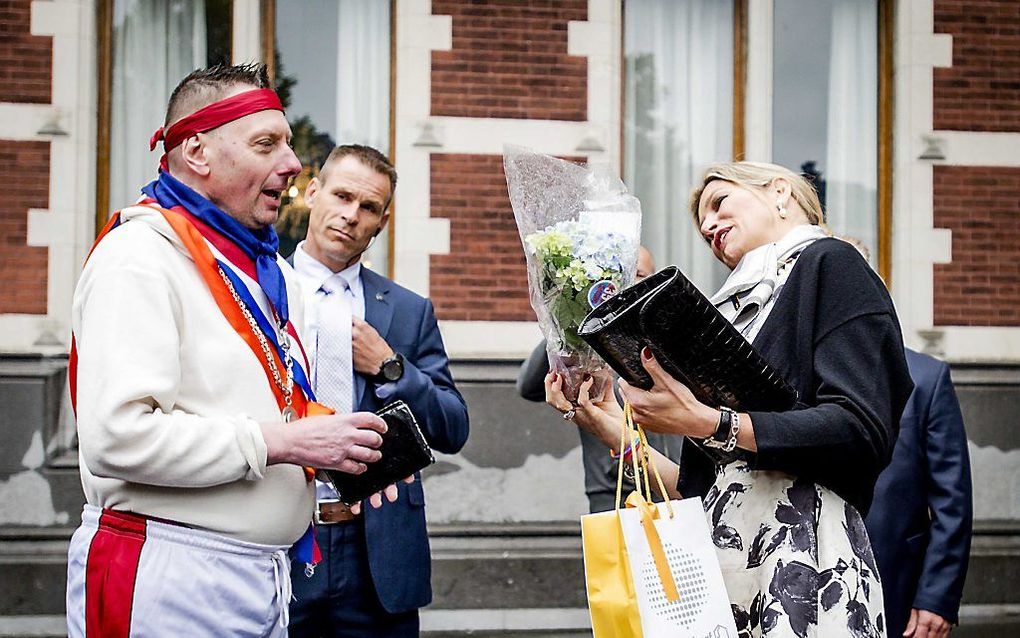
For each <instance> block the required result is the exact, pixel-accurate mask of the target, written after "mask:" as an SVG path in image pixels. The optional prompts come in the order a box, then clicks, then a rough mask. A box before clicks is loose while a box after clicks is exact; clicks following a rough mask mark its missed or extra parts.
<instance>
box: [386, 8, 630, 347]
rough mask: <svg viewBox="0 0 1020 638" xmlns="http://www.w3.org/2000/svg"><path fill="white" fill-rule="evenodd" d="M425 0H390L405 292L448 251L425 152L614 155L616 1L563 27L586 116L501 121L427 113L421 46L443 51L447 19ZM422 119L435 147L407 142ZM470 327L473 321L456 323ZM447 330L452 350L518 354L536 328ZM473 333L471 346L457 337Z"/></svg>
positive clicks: (427, 73) (426, 65)
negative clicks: (577, 65) (579, 72)
mask: <svg viewBox="0 0 1020 638" xmlns="http://www.w3.org/2000/svg"><path fill="white" fill-rule="evenodd" d="M431 11H432V3H431V0H397V4H396V16H395V20H396V27H397V29H396V32H397V35H396V37H397V42H396V51H397V60H396V96H395V98H394V100H395V110H396V150H395V160H396V168H397V173H398V174H399V175H400V178H401V179H400V186H399V188H398V189H397V193H396V197H395V205H396V214H395V216H394V222H393V223H394V224H395V231H394V234H395V236H396V241H395V242H394V246H393V251H394V253H393V256H394V273H393V275H394V279H395V280H396V281H397V282H398V283H400V284H401V285H404V286H406V287H408V288H410V289H411V290H414V291H415V292H417V293H419V294H422V295H427V294H428V293H429V256H430V255H436V254H446V253H448V252H449V249H450V235H449V233H450V231H449V228H450V225H449V220H447V219H443V218H432V217H430V216H429V215H430V209H431V194H430V188H431V180H430V159H431V155H432V153H450V154H485V155H500V154H502V152H503V145H504V144H506V143H513V144H520V145H524V146H529V147H531V148H534V149H535V150H538V151H541V152H544V153H550V154H556V155H586V156H587V157H589V158H590V159H591V160H594V161H603V162H609V163H611V164H612V165H613V166H614V167H616V168H617V169H618V168H619V161H620V127H621V125H622V123H621V117H622V114H621V113H620V108H619V104H620V95H621V91H622V77H621V58H620V56H621V47H622V45H623V43H622V17H623V12H622V8H621V5H620V2H619V0H589V1H588V18H589V19H588V20H587V21H584V22H580V21H571V22H569V23H568V25H567V51H568V53H569V54H570V55H584V56H586V57H587V58H588V99H587V103H588V121H586V122H567V121H550V120H522V119H509V118H507V119H502V118H465V117H431V116H430V112H431V99H432V92H431V72H432V60H431V52H432V51H437V50H449V49H450V48H451V47H452V43H453V19H452V17H451V16H437V15H431ZM426 124H428V125H429V126H431V127H432V129H433V132H434V134H435V135H436V137H437V138H438V140H439V142H440V144H441V146H439V147H420V146H415V145H414V143H415V141H416V140H417V139H418V137H419V135H420V134H421V132H422V127H423V126H425V125H426ZM588 139H592V140H594V141H596V142H597V143H598V144H599V145H600V146H601V147H602V148H603V150H602V151H598V152H593V151H578V150H577V147H578V145H579V144H580V143H581V142H582V141H583V140H588ZM469 324H477V330H476V329H475V328H471V327H468V328H464V327H463V326H466V325H469ZM443 325H444V326H446V325H449V326H450V327H449V328H447V329H448V330H452V332H451V335H450V336H451V338H452V340H453V344H454V345H453V349H452V350H451V347H450V346H451V344H450V342H449V341H448V342H447V349H448V351H450V352H451V354H454V353H456V354H457V356H478V357H487V356H521V355H522V354H523V355H526V354H527V353H528V352H530V351H531V348H533V347H534V343H535V341H536V339H537V338H540V337H536V335H538V332H537V329H534V328H531V329H529V328H528V326H533V324H528V323H526V322H444V324H443ZM495 325H500V326H506V330H502V329H501V330H502V332H501V334H503V335H509V334H516V332H515V331H514V329H513V328H510V326H522V329H523V331H524V333H523V334H525V335H527V338H526V340H525V342H523V343H518V342H515V341H514V340H512V339H506V340H504V341H505V342H499V343H481V342H482V341H486V340H489V339H490V338H492V337H493V333H494V332H498V331H494V330H493V329H492V328H493V326H495ZM460 335H473V337H472V338H476V339H477V340H478V342H479V343H475V344H472V343H470V342H468V341H465V342H461V340H460Z"/></svg>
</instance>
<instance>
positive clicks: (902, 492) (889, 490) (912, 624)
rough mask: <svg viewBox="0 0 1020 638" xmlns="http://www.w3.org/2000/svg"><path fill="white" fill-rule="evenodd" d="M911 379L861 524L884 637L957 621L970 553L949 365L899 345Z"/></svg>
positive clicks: (929, 631) (924, 636) (938, 630)
mask: <svg viewBox="0 0 1020 638" xmlns="http://www.w3.org/2000/svg"><path fill="white" fill-rule="evenodd" d="M907 365H908V366H909V368H910V376H911V378H912V379H913V381H914V391H913V393H912V394H911V395H910V400H909V401H908V403H907V407H906V409H905V410H904V411H903V416H902V418H901V419H900V434H899V438H898V439H897V441H896V446H895V448H894V449H893V457H892V462H891V463H890V464H889V467H887V468H886V469H885V471H884V472H882V474H881V476H880V477H879V479H878V484H877V485H876V486H875V499H874V502H873V503H872V505H871V511H870V512H869V513H868V516H867V519H866V520H865V523H866V525H867V528H868V535H869V536H870V537H871V544H872V547H873V549H874V552H875V559H876V561H877V563H878V571H879V574H880V575H881V577H882V587H883V590H884V595H885V609H886V626H887V628H888V635H889V636H890V638H895V637H897V636H912V637H913V638H935V637H939V638H942V637H944V636H946V635H948V634H949V630H950V628H951V626H952V625H953V624H955V623H956V622H957V621H958V612H959V609H960V598H961V596H962V594H963V583H964V580H965V579H966V576H967V561H968V558H969V556H970V538H971V523H972V501H971V482H970V456H969V454H968V452H967V434H966V432H965V431H964V427H963V416H962V415H961V413H960V404H959V402H958V401H957V398H956V391H955V390H954V389H953V382H952V381H951V380H950V379H949V366H948V365H946V364H945V363H943V362H941V361H939V360H938V359H934V358H932V357H929V356H927V355H924V354H920V353H917V352H914V351H913V350H909V349H908V350H907Z"/></svg>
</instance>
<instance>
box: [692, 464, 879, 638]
mask: <svg viewBox="0 0 1020 638" xmlns="http://www.w3.org/2000/svg"><path fill="white" fill-rule="evenodd" d="M705 512H706V514H707V516H708V524H709V528H711V529H712V540H713V542H714V543H715V546H716V553H717V554H718V557H719V563H720V565H721V567H722V573H723V580H724V581H725V583H726V590H727V592H728V593H729V596H730V601H731V603H732V607H733V615H734V617H735V619H736V624H737V629H738V630H739V635H740V638H752V637H753V638H758V637H761V636H767V637H768V638H777V637H779V638H808V637H811V638H833V637H840V636H848V637H852V638H884V637H885V635H886V632H885V612H884V611H883V601H882V585H881V582H880V581H879V576H878V570H877V568H876V565H875V558H874V555H873V554H872V551H871V542H870V541H869V540H868V534H867V532H866V531H865V529H864V521H863V519H862V518H861V515H860V514H859V513H858V512H857V509H856V508H855V507H853V506H852V505H850V504H849V503H847V502H846V501H845V500H843V499H842V498H841V497H839V496H837V495H836V493H835V492H833V491H832V490H829V489H827V488H824V487H822V486H820V485H817V484H816V483H813V482H811V481H807V480H803V479H799V478H795V477H793V476H790V475H789V474H784V473H782V472H762V471H754V470H750V469H749V468H748V466H747V462H746V461H743V460H737V461H733V462H731V463H728V464H726V465H723V466H721V467H720V468H719V470H718V475H717V476H716V480H715V483H714V484H713V485H712V488H711V489H710V490H709V492H708V495H707V496H706V497H705Z"/></svg>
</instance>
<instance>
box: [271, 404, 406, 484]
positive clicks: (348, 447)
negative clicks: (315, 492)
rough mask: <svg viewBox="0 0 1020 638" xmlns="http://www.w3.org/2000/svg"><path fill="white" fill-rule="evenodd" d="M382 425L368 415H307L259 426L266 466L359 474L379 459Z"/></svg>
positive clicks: (382, 422) (375, 418) (357, 413)
mask: <svg viewBox="0 0 1020 638" xmlns="http://www.w3.org/2000/svg"><path fill="white" fill-rule="evenodd" d="M385 431H386V422H385V421H383V420H382V419H380V418H379V417H377V416H376V415H374V414H371V413H369V412H355V413H353V414H330V415H327V416H310V417H305V418H303V419H298V420H297V421H294V422H292V423H263V424H262V436H263V438H265V441H266V448H267V449H268V454H267V457H268V459H267V464H268V465H272V464H274V463H293V464H294V465H307V466H310V467H315V468H322V469H329V470H340V471H341V472H347V473H349V474H361V473H362V472H364V471H365V470H366V469H367V466H366V465H365V463H374V462H376V461H378V460H379V459H380V458H382V454H381V453H380V452H379V450H378V448H379V446H380V445H382V433H383V432H385Z"/></svg>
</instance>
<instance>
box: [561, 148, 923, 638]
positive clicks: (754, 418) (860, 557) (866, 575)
mask: <svg viewBox="0 0 1020 638" xmlns="http://www.w3.org/2000/svg"><path fill="white" fill-rule="evenodd" d="M690 210H691V215H692V216H693V217H694V221H695V223H696V224H697V226H698V229H699V231H700V232H701V235H702V236H703V237H704V238H705V241H706V243H707V244H708V245H709V247H710V248H711V250H712V253H713V254H714V255H715V256H716V258H717V259H718V260H719V261H721V262H722V263H724V264H726V266H727V267H729V268H730V269H731V270H732V273H731V274H730V276H729V278H728V279H727V281H726V283H725V284H723V287H722V288H721V289H720V290H719V292H717V293H716V294H715V295H713V296H712V298H711V301H712V303H714V304H715V306H716V307H717V308H718V309H719V311H720V312H721V313H722V314H723V315H724V316H725V317H726V318H727V319H728V320H729V321H730V322H732V324H733V325H734V326H735V327H736V328H737V329H738V330H739V331H740V332H741V333H742V334H743V335H744V336H745V337H746V338H747V339H748V340H749V341H751V342H753V343H754V345H755V347H756V348H757V350H758V351H759V352H760V353H761V354H762V355H763V356H764V357H765V358H766V360H767V361H768V362H769V363H770V364H771V365H772V366H773V367H775V368H776V369H777V370H778V371H779V372H780V373H781V374H782V375H783V376H784V377H785V378H786V379H787V381H789V382H790V383H791V384H792V385H793V386H794V387H795V388H796V389H797V391H798V393H799V397H800V398H799V402H798V404H797V405H796V406H795V407H794V408H793V409H792V410H789V411H786V412H753V411H752V412H750V413H740V414H736V413H733V412H732V411H730V410H728V409H725V408H724V406H715V405H704V404H702V403H700V402H699V401H698V400H697V399H695V398H694V396H693V395H692V394H691V392H690V390H688V388H687V387H686V386H684V385H683V383H681V382H680V381H678V380H676V379H674V378H673V377H671V376H670V375H668V374H667V373H666V372H665V371H663V369H662V368H661V367H660V366H659V364H658V362H656V361H655V359H654V357H653V356H652V354H651V352H650V350H649V349H648V348H645V350H644V351H643V352H642V359H643V362H644V365H645V368H646V369H647V370H648V371H649V373H650V374H651V375H652V377H653V379H654V380H655V384H654V386H653V387H652V388H651V389H650V390H649V391H643V390H640V389H638V388H635V387H633V386H629V385H627V384H626V383H625V382H622V381H621V383H620V386H621V388H620V389H621V393H622V395H623V396H624V397H625V398H626V400H627V401H629V402H630V404H631V406H632V407H633V410H634V415H635V419H636V420H637V421H638V422H639V423H641V425H643V426H644V427H645V428H647V429H649V430H653V431H657V432H668V433H672V434H681V435H684V436H685V437H687V438H686V439H685V440H684V447H683V453H682V456H681V460H680V463H679V465H677V464H675V463H673V462H671V461H669V460H668V459H666V458H665V457H664V456H662V455H661V454H659V453H657V452H656V451H655V450H649V451H648V452H649V455H650V458H651V459H652V461H653V462H654V463H655V464H656V466H657V467H658V468H659V469H660V471H661V472H662V473H663V475H664V480H666V481H667V484H668V485H670V486H675V488H674V489H669V490H668V491H669V492H670V493H669V496H671V497H673V498H678V497H682V496H701V497H703V498H704V502H705V509H706V515H707V516H708V518H709V525H710V527H711V528H712V529H713V541H714V542H715V545H716V548H717V553H718V557H719V562H720V564H721V565H722V569H723V576H724V578H725V581H726V587H727V591H728V593H729V595H730V599H731V602H732V606H733V613H734V616H735V618H736V621H737V627H738V629H739V630H740V635H741V636H761V635H765V634H767V635H768V636H769V638H774V637H776V636H783V637H787V636H789V637H798V638H804V637H806V636H824V637H826V638H828V637H833V636H853V637H855V638H863V637H879V636H885V618H884V616H883V607H882V588H881V584H880V582H879V577H878V573H877V570H876V567H875V560H874V557H873V555H872V552H871V545H870V542H869V540H868V537H867V533H866V532H865V529H864V523H863V521H862V514H864V513H865V512H867V509H868V506H869V505H870V503H871V494H872V491H873V489H874V486H875V481H876V479H877V477H878V474H879V472H880V471H881V470H882V468H883V467H884V466H885V465H886V464H887V463H888V461H889V457H890V454H891V451H892V445H893V442H894V441H895V440H896V434H897V429H898V425H897V424H898V422H899V417H900V413H901V412H902V410H903V407H904V405H905V403H906V400H907V397H908V395H909V394H910V390H911V388H912V384H911V381H910V376H909V374H908V372H907V366H906V362H905V360H904V355H903V339H902V336H901V334H900V328H899V322H898V320H897V318H896V314H895V311H894V309H893V305H892V302H891V300H890V298H889V295H888V293H887V292H886V289H885V287H884V285H883V284H882V282H881V280H880V279H879V278H878V277H877V276H876V275H875V274H874V273H873V272H872V270H871V268H869V266H868V264H867V263H866V262H865V261H864V259H863V258H862V257H861V256H860V254H858V252H857V251H856V250H855V249H854V248H853V247H852V246H850V245H849V244H847V243H845V242H843V241H840V240H838V239H834V238H831V237H829V236H828V235H829V233H828V232H827V230H826V229H825V227H824V224H823V220H822V210H821V206H820V204H819V201H818V196H817V194H816V193H815V191H814V189H813V188H812V187H811V185H810V183H809V182H807V180H805V179H804V178H803V177H802V176H800V175H797V174H795V173H793V172H791V171H789V170H787V169H785V168H782V167H780V166H775V165H772V164H760V163H752V162H736V163H730V164H720V165H717V166H713V167H712V168H710V169H709V170H708V171H707V172H706V174H705V176H704V179H703V180H702V183H701V185H700V186H698V187H697V188H696V189H695V190H694V192H693V193H692V197H691V203H690ZM560 386H561V382H560V380H559V379H558V378H556V377H555V375H549V376H548V377H546V388H547V402H548V403H550V404H551V405H553V406H554V407H556V408H558V409H559V410H561V411H564V412H565V411H567V410H569V409H571V407H574V406H571V405H570V403H569V402H567V401H566V399H565V398H564V396H563V393H562V392H561V389H560ZM589 387H590V385H588V384H585V385H583V386H582V388H581V397H580V398H579V401H578V403H579V405H577V406H576V407H574V409H575V416H574V421H575V422H577V423H578V424H579V425H580V426H581V427H584V428H586V429H588V430H589V431H591V432H592V433H594V434H595V435H596V436H598V437H599V438H600V439H601V440H602V441H603V443H605V444H606V446H607V447H610V448H612V447H615V446H618V445H619V440H620V439H619V437H620V430H619V427H620V425H619V424H620V421H621V419H622V412H621V409H620V406H619V405H618V404H617V403H616V401H615V400H614V399H613V397H612V396H609V397H608V398H607V399H601V400H596V401H592V400H591V398H590V397H589V396H588V388H589ZM704 446H709V447H716V448H730V449H732V451H731V452H729V453H728V454H727V455H726V456H725V459H726V460H725V461H724V462H722V463H719V464H716V463H714V462H713V461H711V460H710V459H709V457H708V456H707V455H706V454H704V451H703V447H704ZM667 477H668V478H667Z"/></svg>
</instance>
